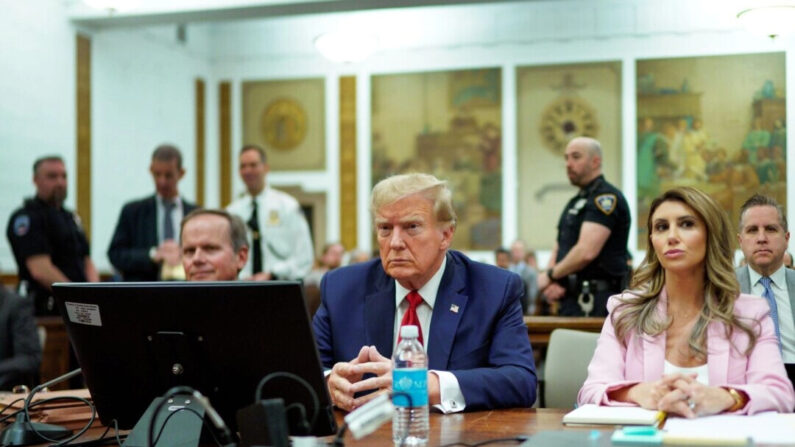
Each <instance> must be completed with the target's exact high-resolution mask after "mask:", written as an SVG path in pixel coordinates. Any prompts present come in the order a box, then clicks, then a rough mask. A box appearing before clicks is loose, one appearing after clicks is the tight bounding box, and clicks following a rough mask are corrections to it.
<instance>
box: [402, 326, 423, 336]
mask: <svg viewBox="0 0 795 447" xmlns="http://www.w3.org/2000/svg"><path fill="white" fill-rule="evenodd" d="M419 335H420V331H419V330H418V329H417V326H408V325H407V326H400V338H417V337H419Z"/></svg>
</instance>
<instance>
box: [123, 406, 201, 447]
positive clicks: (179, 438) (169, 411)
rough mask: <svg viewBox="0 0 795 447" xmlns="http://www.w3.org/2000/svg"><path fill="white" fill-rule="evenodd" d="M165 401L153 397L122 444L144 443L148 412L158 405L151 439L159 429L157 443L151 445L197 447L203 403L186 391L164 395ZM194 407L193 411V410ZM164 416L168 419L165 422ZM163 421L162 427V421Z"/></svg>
mask: <svg viewBox="0 0 795 447" xmlns="http://www.w3.org/2000/svg"><path fill="white" fill-rule="evenodd" d="M168 400H169V402H167V403H163V405H162V406H161V402H162V401H163V398H162V397H158V398H155V400H153V401H152V403H151V404H149V408H147V409H146V411H145V412H144V414H143V416H141V418H140V419H138V422H137V423H136V424H135V427H133V430H132V431H131V432H130V434H129V435H128V436H127V439H126V440H125V441H124V444H123V447H146V446H147V436H148V431H149V423H150V422H151V421H152V414H153V413H154V412H155V411H156V410H157V408H158V406H160V411H159V413H158V415H157V418H156V420H155V426H154V430H153V433H152V439H153V440H154V439H157V434H158V433H159V432H160V430H161V429H162V430H163V432H162V434H161V435H160V438H159V439H158V441H157V443H156V444H154V445H160V446H169V447H197V446H198V445H199V440H200V439H201V433H202V426H203V425H204V407H202V406H201V405H200V404H199V403H198V402H196V400H195V399H194V397H193V396H191V395H189V394H177V395H175V396H172V397H169V398H168ZM186 409H190V410H194V411H195V412H196V413H197V414H198V415H197V414H194V412H193V411H190V410H186ZM166 419H168V422H166ZM164 423H165V424H166V425H165V427H163V424H164Z"/></svg>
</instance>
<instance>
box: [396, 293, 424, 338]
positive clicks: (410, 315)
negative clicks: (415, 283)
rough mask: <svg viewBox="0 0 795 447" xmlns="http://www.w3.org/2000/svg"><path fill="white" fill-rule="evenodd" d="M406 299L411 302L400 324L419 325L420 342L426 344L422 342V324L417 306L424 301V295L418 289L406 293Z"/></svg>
mask: <svg viewBox="0 0 795 447" xmlns="http://www.w3.org/2000/svg"><path fill="white" fill-rule="evenodd" d="M406 300H407V301H408V302H409V309H408V310H407V311H406V313H405V314H403V320H402V321H401V322H400V326H401V327H403V326H417V332H418V333H419V337H417V340H418V341H419V342H420V344H421V345H424V343H423V342H422V325H420V319H419V317H418V316H417V306H419V305H420V303H422V297H421V296H420V294H419V293H417V291H416V290H412V291H411V292H409V294H408V295H406ZM398 344H400V331H399V330H398Z"/></svg>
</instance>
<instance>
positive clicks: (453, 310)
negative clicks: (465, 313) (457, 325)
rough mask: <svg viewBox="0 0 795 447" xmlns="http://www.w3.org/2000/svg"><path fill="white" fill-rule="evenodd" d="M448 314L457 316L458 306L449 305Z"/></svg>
mask: <svg viewBox="0 0 795 447" xmlns="http://www.w3.org/2000/svg"><path fill="white" fill-rule="evenodd" d="M450 312H452V313H454V314H457V313H458V304H451V305H450Z"/></svg>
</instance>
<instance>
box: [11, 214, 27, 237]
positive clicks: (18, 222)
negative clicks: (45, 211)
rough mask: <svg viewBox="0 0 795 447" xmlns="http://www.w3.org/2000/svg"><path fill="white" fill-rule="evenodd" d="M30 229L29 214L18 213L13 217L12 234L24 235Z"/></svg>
mask: <svg viewBox="0 0 795 447" xmlns="http://www.w3.org/2000/svg"><path fill="white" fill-rule="evenodd" d="M29 230H30V216H28V215H27V214H20V215H19V216H17V218H16V219H14V234H16V235H17V236H24V235H26V234H28V231H29Z"/></svg>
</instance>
